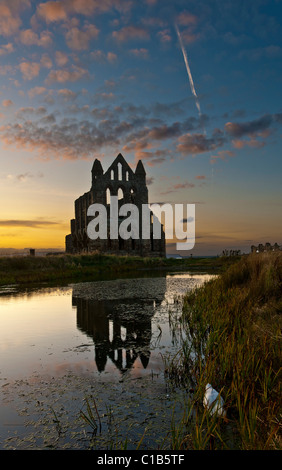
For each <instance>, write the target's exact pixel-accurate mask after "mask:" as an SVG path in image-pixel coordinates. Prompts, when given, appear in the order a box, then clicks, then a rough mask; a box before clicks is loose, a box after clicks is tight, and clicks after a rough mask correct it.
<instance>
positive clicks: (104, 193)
mask: <svg viewBox="0 0 282 470" xmlns="http://www.w3.org/2000/svg"><path fill="white" fill-rule="evenodd" d="M110 196H118V205H119V207H120V206H122V205H123V204H127V203H131V204H135V205H136V206H137V207H138V209H139V214H140V219H139V237H138V239H132V238H130V239H128V240H123V239H122V238H121V237H119V238H118V239H117V240H114V239H112V238H111V237H110V231H109V218H110ZM94 203H98V204H102V205H103V206H104V207H105V208H106V210H107V214H108V217H107V220H108V239H100V238H98V239H97V240H91V239H90V238H89V237H88V235H87V226H88V224H89V222H90V221H91V219H93V217H90V216H87V211H88V208H89V206H90V205H91V204H94ZM142 204H146V205H148V188H147V185H146V172H145V169H144V166H143V163H142V161H141V160H139V162H138V163H137V166H136V169H135V172H134V171H133V170H132V169H131V168H130V166H129V165H128V163H127V162H126V161H125V159H124V157H123V156H122V155H121V154H119V155H118V156H117V157H116V159H115V160H114V162H113V163H112V164H111V166H110V167H109V168H108V170H107V171H105V173H104V170H103V167H102V165H101V162H100V161H99V160H97V159H96V160H95V161H94V163H93V167H92V185H91V189H90V191H88V192H87V193H84V194H83V196H80V197H79V198H78V199H76V201H75V204H74V206H75V218H74V219H72V220H71V233H70V234H69V235H67V236H66V252H67V253H87V252H88V253H91V252H97V251H98V252H100V253H112V254H120V255H126V254H132V255H137V256H151V257H152V256H160V257H163V256H165V234H164V230H163V227H162V226H161V239H154V238H153V225H152V217H151V220H150V239H142V236H141V234H142ZM124 218H125V219H126V217H124ZM122 220H123V218H122V217H119V220H118V223H119V224H120V223H121V222H122Z"/></svg>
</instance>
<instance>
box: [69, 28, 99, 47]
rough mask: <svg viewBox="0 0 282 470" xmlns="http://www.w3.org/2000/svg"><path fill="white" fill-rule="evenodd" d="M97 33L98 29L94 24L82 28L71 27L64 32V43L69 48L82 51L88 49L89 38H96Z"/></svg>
mask: <svg viewBox="0 0 282 470" xmlns="http://www.w3.org/2000/svg"><path fill="white" fill-rule="evenodd" d="M98 35H99V29H98V28H96V26H95V25H94V24H88V25H86V26H84V28H83V29H79V28H77V27H73V28H71V29H70V30H69V31H67V33H66V43H67V45H68V47H69V48H70V49H74V50H76V51H82V50H86V49H88V47H89V43H90V41H91V39H96V38H97V37H98Z"/></svg>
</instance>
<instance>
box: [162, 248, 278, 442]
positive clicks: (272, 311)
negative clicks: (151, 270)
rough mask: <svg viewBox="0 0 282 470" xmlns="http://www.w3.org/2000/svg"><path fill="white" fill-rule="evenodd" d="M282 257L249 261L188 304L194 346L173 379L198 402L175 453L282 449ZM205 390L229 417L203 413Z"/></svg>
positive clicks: (178, 361) (171, 372)
mask: <svg viewBox="0 0 282 470" xmlns="http://www.w3.org/2000/svg"><path fill="white" fill-rule="evenodd" d="M281 292H282V253H281V252H277V253H262V254H252V255H249V256H247V257H243V258H242V259H241V260H240V261H239V262H238V263H236V264H233V265H232V266H230V267H229V269H228V270H226V271H225V272H224V273H222V274H221V275H220V276H218V277H217V278H216V279H214V280H212V281H210V282H208V283H207V284H205V285H204V286H203V287H201V288H200V289H198V290H196V291H195V292H193V293H192V294H191V293H190V294H187V295H186V296H185V298H184V305H183V316H182V327H183V329H184V331H185V333H186V337H187V340H186V342H185V343H184V344H183V348H182V349H181V351H180V352H179V354H178V355H177V356H175V357H174V358H173V360H168V361H167V364H166V372H167V375H168V377H169V378H170V380H171V381H172V382H174V383H175V384H177V385H181V386H184V387H186V388H187V390H189V391H190V393H191V401H190V404H189V406H188V408H187V412H186V415H185V416H184V417H183V420H182V421H181V423H180V424H179V423H177V425H175V426H174V427H173V432H172V441H173V447H174V449H191V448H192V449H201V450H204V449H235V450H238V449H239V450H242V449H243V450H266V449H267V450H275V449H281V434H279V433H280V426H281V423H280V421H279V419H280V418H279V417H280V416H281V395H280V381H281V327H282V322H281V313H282V299H281ZM206 384H211V385H212V387H213V388H214V389H216V390H217V391H218V392H219V395H220V397H221V398H222V399H223V400H224V413H225V416H224V417H221V416H218V414H214V415H212V414H211V413H210V410H209V409H208V408H207V407H204V406H203V398H204V394H205V387H206Z"/></svg>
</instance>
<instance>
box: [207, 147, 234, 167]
mask: <svg viewBox="0 0 282 470" xmlns="http://www.w3.org/2000/svg"><path fill="white" fill-rule="evenodd" d="M234 155H235V154H234V152H232V150H220V151H219V152H217V155H212V156H211V160H210V161H211V163H212V164H214V163H216V162H217V161H218V160H227V159H228V158H229V157H234Z"/></svg>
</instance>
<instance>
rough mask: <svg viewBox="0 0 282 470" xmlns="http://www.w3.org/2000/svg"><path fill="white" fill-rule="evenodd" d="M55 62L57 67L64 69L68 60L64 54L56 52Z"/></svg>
mask: <svg viewBox="0 0 282 470" xmlns="http://www.w3.org/2000/svg"><path fill="white" fill-rule="evenodd" d="M55 60H56V64H57V65H58V66H59V67H64V66H65V65H67V63H68V61H69V58H68V56H67V54H65V53H64V52H61V51H56V54H55Z"/></svg>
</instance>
